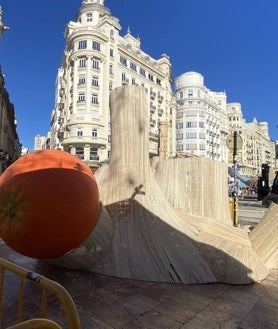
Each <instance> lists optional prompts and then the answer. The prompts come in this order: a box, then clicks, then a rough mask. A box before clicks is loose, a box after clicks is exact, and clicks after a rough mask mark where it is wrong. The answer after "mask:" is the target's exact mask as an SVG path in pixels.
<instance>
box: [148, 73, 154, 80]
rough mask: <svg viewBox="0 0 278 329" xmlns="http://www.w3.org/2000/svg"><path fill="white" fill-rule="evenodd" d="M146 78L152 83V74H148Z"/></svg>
mask: <svg viewBox="0 0 278 329" xmlns="http://www.w3.org/2000/svg"><path fill="white" fill-rule="evenodd" d="M148 77H149V80H151V81H153V75H152V74H150V73H149V75H148Z"/></svg>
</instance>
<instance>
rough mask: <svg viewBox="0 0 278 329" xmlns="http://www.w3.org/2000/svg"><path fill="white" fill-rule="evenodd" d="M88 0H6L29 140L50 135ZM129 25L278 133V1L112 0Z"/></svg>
mask: <svg viewBox="0 0 278 329" xmlns="http://www.w3.org/2000/svg"><path fill="white" fill-rule="evenodd" d="M81 2H82V0H48V1H38V0H27V1H20V0H0V5H1V6H2V9H3V11H4V14H3V22H4V24H5V25H7V26H9V27H10V30H8V31H5V32H4V34H3V35H2V39H1V41H0V64H1V66H2V72H3V74H4V75H5V82H6V88H7V90H8V92H9V94H10V101H11V102H12V103H13V104H14V105H15V112H16V115H17V119H18V129H17V131H18V134H19V138H20V141H21V142H22V144H23V145H24V146H26V147H28V148H29V150H32V149H33V144H34V137H35V135H37V134H39V135H46V133H47V131H48V130H49V129H50V115H51V110H52V109H53V106H54V94H55V79H56V74H57V70H58V68H59V66H60V64H61V59H62V54H63V50H64V47H65V40H64V30H65V26H66V24H67V23H68V22H69V21H70V20H75V17H76V12H77V10H78V9H79V7H80V6H81ZM105 5H106V6H107V7H108V8H109V9H110V11H111V13H112V15H113V16H115V17H117V18H118V19H119V22H120V24H121V26H122V31H121V35H124V34H125V33H126V31H127V28H128V27H130V30H131V33H132V34H133V35H134V36H139V37H140V39H141V48H142V50H143V51H145V52H146V53H148V54H149V55H150V56H152V57H154V58H159V57H160V56H161V55H162V54H163V53H166V54H167V55H169V56H170V60H171V63H172V66H173V77H174V78H176V77H177V76H179V75H180V74H182V73H184V72H187V71H197V72H199V73H201V74H202V75H203V76H204V78H205V85H206V87H208V88H209V89H211V90H213V91H226V93H227V97H228V102H239V103H241V105H242V111H243V115H244V118H245V119H246V121H247V122H252V121H253V118H256V119H257V120H258V121H267V122H268V124H269V132H270V137H271V138H272V139H274V140H278V128H277V127H276V126H277V124H278V117H277V107H278V102H277V94H278V92H277V89H278V81H277V80H278V43H277V39H278V4H277V0H267V1H256V2H255V1H251V0H233V1H231V0H194V1H192V0H191V1H189V0H171V1H166V0H162V1H157V0H140V1H130V0H120V1H116V0H106V1H105Z"/></svg>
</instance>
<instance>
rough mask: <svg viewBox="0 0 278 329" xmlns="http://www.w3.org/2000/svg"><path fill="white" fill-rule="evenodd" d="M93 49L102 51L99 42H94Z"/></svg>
mask: <svg viewBox="0 0 278 329" xmlns="http://www.w3.org/2000/svg"><path fill="white" fill-rule="evenodd" d="M93 49H94V50H97V51H100V43H99V42H97V41H93Z"/></svg>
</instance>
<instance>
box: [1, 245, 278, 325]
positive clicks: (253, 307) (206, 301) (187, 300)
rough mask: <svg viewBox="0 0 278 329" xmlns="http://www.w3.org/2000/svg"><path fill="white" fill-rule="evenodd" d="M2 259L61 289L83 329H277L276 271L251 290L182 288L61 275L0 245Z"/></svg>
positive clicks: (12, 295)
mask: <svg viewBox="0 0 278 329" xmlns="http://www.w3.org/2000/svg"><path fill="white" fill-rule="evenodd" d="M0 255H1V257H3V258H5V259H7V260H11V261H13V262H15V263H16V264H17V265H20V266H22V267H24V268H26V269H28V270H32V271H35V272H38V273H40V274H42V275H44V276H46V277H48V278H50V279H53V280H55V281H57V282H59V283H60V284H62V285H63V286H64V287H65V288H66V289H67V290H68V292H69V293H70V294H71V296H72V298H73V300H74V302H75V304H76V306H77V309H78V313H79V316H80V320H81V326H82V328H83V329H112V328H115V329H154V328H159V329H187V328H188V329H201V328H205V329H216V328H221V329H251V328H252V329H268V328H269V329H270V328H276V329H278V270H272V271H270V274H269V275H268V277H267V278H266V279H265V280H263V281H262V282H260V283H255V284H250V285H228V284H218V283H216V284H200V285H183V284H168V283H155V282H144V281H135V280H128V279H120V278H114V277H107V276H103V275H98V274H95V273H91V272H87V271H68V270H63V269H60V268H55V267H53V266H51V265H49V264H47V263H46V262H43V261H37V260H34V259H30V258H27V257H24V256H21V255H19V254H17V253H15V252H13V251H12V250H10V249H9V248H8V247H7V246H6V245H5V244H4V243H3V242H2V241H1V243H0ZM8 284H9V289H8V290H7V291H8V293H7V294H6V295H5V298H4V303H5V304H6V305H5V307H6V308H8V309H6V310H5V317H4V319H5V320H4V321H5V323H7V324H10V323H11V322H12V321H13V319H14V317H15V308H16V292H15V291H14V289H13V280H12V276H11V275H10V276H9V278H8ZM28 299H29V300H28V307H29V312H30V313H32V312H33V311H34V312H35V310H37V308H36V307H35V305H32V301H35V296H33V295H32V296H28ZM34 303H35V302H34ZM52 311H53V312H54V319H55V320H59V319H61V318H62V315H61V314H60V313H59V312H58V310H57V305H56V304H55V303H53V307H52V309H51V306H50V313H51V312H52ZM4 328H5V327H4Z"/></svg>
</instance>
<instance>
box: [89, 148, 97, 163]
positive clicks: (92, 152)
mask: <svg viewBox="0 0 278 329" xmlns="http://www.w3.org/2000/svg"><path fill="white" fill-rule="evenodd" d="M90 160H95V161H98V160H99V156H98V154H97V148H95V147H91V148H90Z"/></svg>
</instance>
